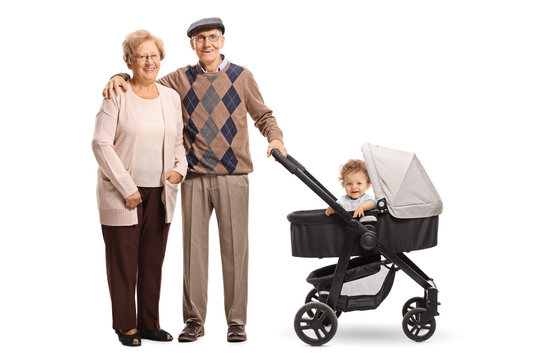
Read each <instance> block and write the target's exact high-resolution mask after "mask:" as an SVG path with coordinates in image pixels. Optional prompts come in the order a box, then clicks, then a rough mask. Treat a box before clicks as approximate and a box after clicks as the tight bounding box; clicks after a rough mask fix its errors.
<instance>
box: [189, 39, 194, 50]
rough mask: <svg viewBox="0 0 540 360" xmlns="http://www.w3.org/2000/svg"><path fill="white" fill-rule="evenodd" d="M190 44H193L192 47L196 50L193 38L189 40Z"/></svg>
mask: <svg viewBox="0 0 540 360" xmlns="http://www.w3.org/2000/svg"><path fill="white" fill-rule="evenodd" d="M189 44H190V45H191V49H192V50H195V43H194V42H193V39H191V40H189Z"/></svg>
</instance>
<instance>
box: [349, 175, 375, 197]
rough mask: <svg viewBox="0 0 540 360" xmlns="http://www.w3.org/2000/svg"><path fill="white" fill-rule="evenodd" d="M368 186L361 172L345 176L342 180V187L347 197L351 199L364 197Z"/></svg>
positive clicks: (369, 184) (368, 183)
mask: <svg viewBox="0 0 540 360" xmlns="http://www.w3.org/2000/svg"><path fill="white" fill-rule="evenodd" d="M370 186H371V183H370V182H369V181H368V180H367V177H366V175H364V173H362V172H354V173H349V174H347V175H345V177H344V179H343V187H344V188H345V191H346V192H347V195H349V197H351V198H352V199H358V198H359V197H360V196H362V195H364V194H365V192H366V190H367V189H369V187H370Z"/></svg>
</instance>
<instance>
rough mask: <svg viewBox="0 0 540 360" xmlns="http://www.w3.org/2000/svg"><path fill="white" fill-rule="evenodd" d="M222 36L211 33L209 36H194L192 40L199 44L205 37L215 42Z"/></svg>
mask: <svg viewBox="0 0 540 360" xmlns="http://www.w3.org/2000/svg"><path fill="white" fill-rule="evenodd" d="M220 37H221V35H216V34H210V35H208V36H204V35H197V36H192V37H191V40H193V41H196V42H197V43H199V44H202V43H203V42H204V40H205V39H208V40H209V41H210V42H211V43H215V42H216V41H218V39H219V38H220Z"/></svg>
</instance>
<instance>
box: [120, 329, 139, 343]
mask: <svg viewBox="0 0 540 360" xmlns="http://www.w3.org/2000/svg"><path fill="white" fill-rule="evenodd" d="M114 331H115V332H116V334H117V335H118V340H119V341H120V342H121V343H122V345H124V346H141V335H140V334H139V331H137V332H136V333H135V334H133V335H126V334H122V333H121V332H120V331H118V330H114Z"/></svg>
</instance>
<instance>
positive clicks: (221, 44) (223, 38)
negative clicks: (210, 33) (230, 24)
mask: <svg viewBox="0 0 540 360" xmlns="http://www.w3.org/2000/svg"><path fill="white" fill-rule="evenodd" d="M223 45H225V36H222V37H221V38H219V48H220V49H223Z"/></svg>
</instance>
